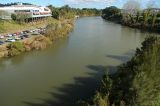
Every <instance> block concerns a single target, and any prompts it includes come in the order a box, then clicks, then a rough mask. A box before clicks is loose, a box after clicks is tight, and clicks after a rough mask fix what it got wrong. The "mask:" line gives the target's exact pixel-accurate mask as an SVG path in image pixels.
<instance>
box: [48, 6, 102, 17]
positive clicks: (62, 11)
mask: <svg viewBox="0 0 160 106" xmlns="http://www.w3.org/2000/svg"><path fill="white" fill-rule="evenodd" d="M48 7H49V8H50V9H51V11H52V17H53V18H55V19H63V18H65V19H66V18H67V19H70V18H74V17H75V16H76V15H77V16H99V15H101V10H98V9H96V8H83V9H79V8H71V7H70V6H69V5H64V6H62V7H60V8H56V7H54V6H52V5H49V6H48Z"/></svg>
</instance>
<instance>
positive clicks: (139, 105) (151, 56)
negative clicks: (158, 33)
mask: <svg viewBox="0 0 160 106" xmlns="http://www.w3.org/2000/svg"><path fill="white" fill-rule="evenodd" d="M159 54H160V38H158V37H154V36H151V37H148V38H146V40H145V41H144V42H143V43H142V47H141V48H138V49H137V50H136V53H135V56H134V57H133V58H132V59H131V60H130V61H129V62H127V63H125V64H123V65H121V66H119V67H118V70H117V73H115V74H113V75H108V74H106V75H104V77H103V80H102V84H101V87H100V89H99V90H98V91H97V93H96V95H95V96H94V97H93V98H92V100H91V101H89V102H84V101H83V102H81V101H80V102H78V105H79V106H159V105H160V99H159V97H160V85H159V81H160V77H159V76H160V72H159V70H160V55H159ZM84 104H85V105H84Z"/></svg>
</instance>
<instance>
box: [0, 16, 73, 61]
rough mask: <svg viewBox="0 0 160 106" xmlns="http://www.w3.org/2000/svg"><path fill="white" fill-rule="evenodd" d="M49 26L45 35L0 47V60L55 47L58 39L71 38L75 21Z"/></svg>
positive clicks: (65, 21)
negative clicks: (70, 34)
mask: <svg viewBox="0 0 160 106" xmlns="http://www.w3.org/2000/svg"><path fill="white" fill-rule="evenodd" d="M49 25H51V28H49V27H48V28H47V32H46V33H45V34H44V35H42V34H39V35H36V36H31V37H30V38H26V39H23V40H20V41H16V42H12V43H5V44H3V45H0V58H9V57H13V56H16V55H20V54H22V53H24V52H29V51H34V50H43V49H45V48H47V47H49V46H50V45H53V44H54V43H55V41H57V40H58V39H61V38H63V37H68V36H69V35H68V34H69V33H70V32H71V31H72V30H73V27H74V19H65V20H63V21H62V20H61V21H58V24H48V25H47V26H49ZM53 27H54V28H53ZM15 45H17V47H16V46H15ZM10 46H11V47H12V48H11V47H10ZM18 47H23V50H19V48H18ZM15 51H16V52H15Z"/></svg>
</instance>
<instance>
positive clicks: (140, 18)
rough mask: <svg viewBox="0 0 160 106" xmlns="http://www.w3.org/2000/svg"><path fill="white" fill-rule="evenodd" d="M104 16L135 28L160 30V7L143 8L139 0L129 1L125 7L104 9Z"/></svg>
mask: <svg viewBox="0 0 160 106" xmlns="http://www.w3.org/2000/svg"><path fill="white" fill-rule="evenodd" d="M102 17H103V18H104V19H107V20H111V21H114V22H118V23H121V24H123V25H127V26H130V27H135V28H143V29H148V30H154V31H159V32H160V9H158V8H152V6H148V8H147V9H143V10H141V8H140V4H139V3H138V2H137V1H132V2H131V1H129V2H127V3H126V4H125V5H124V8H123V9H119V8H117V7H115V6H111V7H107V8H105V9H103V11H102Z"/></svg>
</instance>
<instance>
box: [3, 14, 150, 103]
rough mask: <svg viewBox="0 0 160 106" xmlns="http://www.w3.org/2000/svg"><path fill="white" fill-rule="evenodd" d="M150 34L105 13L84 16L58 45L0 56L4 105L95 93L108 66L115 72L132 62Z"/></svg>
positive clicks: (70, 100) (56, 100)
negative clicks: (108, 18) (125, 24)
mask: <svg viewBox="0 0 160 106" xmlns="http://www.w3.org/2000/svg"><path fill="white" fill-rule="evenodd" d="M146 36H147V33H144V32H141V31H139V30H137V29H131V28H128V27H124V26H121V25H119V24H115V23H112V22H108V21H105V20H103V19H102V18H101V17H85V18H80V19H78V20H77V21H76V23H75V28H74V31H73V32H71V33H70V37H69V38H65V39H63V40H60V41H58V42H57V43H56V45H54V46H51V47H49V48H47V49H45V50H43V51H34V52H29V53H25V54H22V55H20V56H16V57H13V58H8V59H1V60H0V106H73V103H74V102H75V101H76V100H78V99H79V98H81V99H87V98H89V96H90V95H93V93H94V90H95V88H96V87H97V86H98V85H99V82H100V80H101V76H102V75H103V73H104V71H105V70H106V68H107V67H108V68H107V69H108V71H110V72H114V71H115V69H116V66H117V65H120V64H122V63H124V62H126V61H128V60H129V59H130V58H131V57H132V56H133V55H134V51H135V49H136V48H137V47H140V44H141V42H142V41H143V40H144V38H145V37H146Z"/></svg>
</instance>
